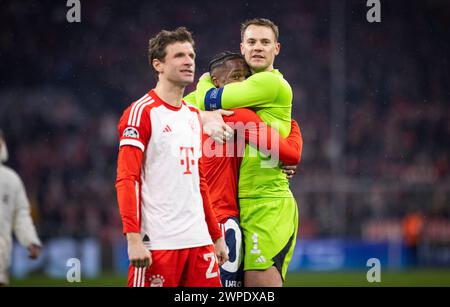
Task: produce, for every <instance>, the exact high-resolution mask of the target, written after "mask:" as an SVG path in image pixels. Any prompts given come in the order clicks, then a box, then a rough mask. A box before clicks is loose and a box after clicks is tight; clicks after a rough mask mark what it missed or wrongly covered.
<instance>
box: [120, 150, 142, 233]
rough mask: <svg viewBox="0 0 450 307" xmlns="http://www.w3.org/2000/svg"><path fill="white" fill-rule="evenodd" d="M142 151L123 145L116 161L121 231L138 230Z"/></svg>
mask: <svg viewBox="0 0 450 307" xmlns="http://www.w3.org/2000/svg"><path fill="white" fill-rule="evenodd" d="M141 163H142V151H141V150H140V149H138V148H136V147H130V146H123V147H121V148H120V150H119V157H118V161H117V178H116V191H117V202H118V204H119V211H120V215H121V217H122V224H123V232H124V233H128V232H140V227H139V208H140V206H138V205H139V203H140V202H139V194H140V165H141Z"/></svg>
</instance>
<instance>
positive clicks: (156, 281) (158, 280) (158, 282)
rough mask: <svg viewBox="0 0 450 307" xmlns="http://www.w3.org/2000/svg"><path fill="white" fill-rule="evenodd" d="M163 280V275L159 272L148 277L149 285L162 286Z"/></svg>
mask: <svg viewBox="0 0 450 307" xmlns="http://www.w3.org/2000/svg"><path fill="white" fill-rule="evenodd" d="M164 281H165V280H164V276H162V275H159V274H157V275H152V277H150V287H163V286H164Z"/></svg>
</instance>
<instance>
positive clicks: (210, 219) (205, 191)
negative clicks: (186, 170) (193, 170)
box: [198, 158, 222, 242]
mask: <svg viewBox="0 0 450 307" xmlns="http://www.w3.org/2000/svg"><path fill="white" fill-rule="evenodd" d="M202 160H203V158H200V159H199V161H198V162H199V163H198V164H199V165H198V168H199V173H200V192H201V194H202V199H203V210H204V211H205V220H206V224H207V225H208V231H209V235H210V236H211V239H212V240H213V242H215V241H216V240H217V239H219V238H220V237H221V236H222V231H221V230H220V227H219V222H218V221H217V218H216V215H215V214H214V211H213V210H212V208H211V199H210V196H209V187H208V184H207V183H206V178H205V171H204V170H203V167H204V166H203V164H204V163H203V161H202Z"/></svg>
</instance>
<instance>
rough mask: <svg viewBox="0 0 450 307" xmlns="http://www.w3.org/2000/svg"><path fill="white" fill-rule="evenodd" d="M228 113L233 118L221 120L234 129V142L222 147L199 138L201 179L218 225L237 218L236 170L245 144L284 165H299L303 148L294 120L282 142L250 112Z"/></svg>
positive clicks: (236, 111)
mask: <svg viewBox="0 0 450 307" xmlns="http://www.w3.org/2000/svg"><path fill="white" fill-rule="evenodd" d="M232 111H234V114H233V115H231V116H226V117H224V120H225V122H226V123H228V124H229V125H230V126H232V127H234V128H235V132H236V133H235V138H234V139H232V140H231V141H229V142H227V143H226V144H223V145H222V144H218V143H216V142H213V141H212V139H211V138H209V136H208V135H206V134H203V143H204V145H203V147H204V150H203V157H202V160H203V161H204V162H203V163H204V165H205V177H206V181H207V183H208V186H209V192H210V197H211V202H212V208H213V211H214V213H215V214H216V217H217V220H218V221H219V222H221V223H223V222H224V221H225V220H226V219H227V218H228V217H231V216H233V217H239V207H238V180H239V168H240V165H241V162H242V157H243V154H244V150H245V145H246V144H247V143H249V144H250V145H252V146H254V147H256V148H258V149H259V150H261V151H263V152H264V151H265V150H266V151H270V152H272V153H277V154H278V155H279V160H280V161H281V162H283V163H284V164H286V165H294V164H298V163H299V162H300V159H301V152H302V145H303V140H302V136H301V132H300V128H299V126H298V124H297V123H296V122H295V121H294V120H293V121H292V125H291V133H290V135H289V137H288V138H286V139H284V138H282V137H281V136H280V134H279V133H278V132H277V131H276V130H274V129H272V128H270V127H269V126H267V125H266V124H265V123H264V122H263V121H262V120H261V118H260V117H259V116H258V115H257V114H256V113H255V112H253V111H252V110H250V109H246V108H241V109H233V110H232ZM242 127H245V129H242Z"/></svg>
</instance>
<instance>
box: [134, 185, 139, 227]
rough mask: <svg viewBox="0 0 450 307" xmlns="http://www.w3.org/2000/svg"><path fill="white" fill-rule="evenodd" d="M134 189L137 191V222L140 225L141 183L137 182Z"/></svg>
mask: <svg viewBox="0 0 450 307" xmlns="http://www.w3.org/2000/svg"><path fill="white" fill-rule="evenodd" d="M134 187H135V189H136V220H137V221H138V223H139V219H140V214H139V207H140V206H139V204H140V200H139V182H137V181H135V182H134Z"/></svg>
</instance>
